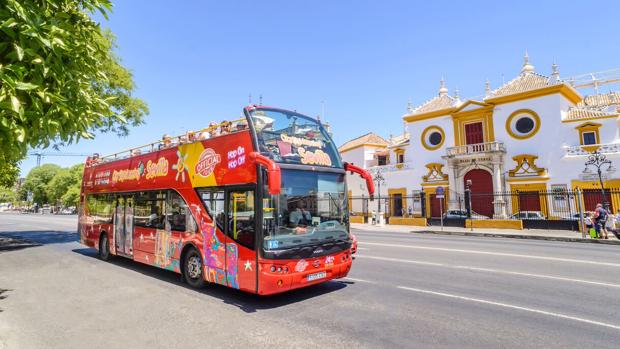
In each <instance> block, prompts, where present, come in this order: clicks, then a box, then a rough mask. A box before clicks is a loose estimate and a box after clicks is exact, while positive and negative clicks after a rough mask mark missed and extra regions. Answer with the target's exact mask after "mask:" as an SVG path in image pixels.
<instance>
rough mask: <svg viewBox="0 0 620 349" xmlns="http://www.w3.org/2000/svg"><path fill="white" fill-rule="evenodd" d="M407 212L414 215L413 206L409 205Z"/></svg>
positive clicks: (410, 215)
mask: <svg viewBox="0 0 620 349" xmlns="http://www.w3.org/2000/svg"><path fill="white" fill-rule="evenodd" d="M407 213H408V214H409V217H413V207H411V206H409V208H408V209H407Z"/></svg>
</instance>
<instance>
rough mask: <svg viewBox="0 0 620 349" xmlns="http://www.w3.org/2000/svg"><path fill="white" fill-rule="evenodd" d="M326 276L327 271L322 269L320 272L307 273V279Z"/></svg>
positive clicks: (312, 279)
mask: <svg viewBox="0 0 620 349" xmlns="http://www.w3.org/2000/svg"><path fill="white" fill-rule="evenodd" d="M326 276H327V273H326V272H324V271H322V272H320V273H315V274H310V275H308V281H314V280H318V279H323V278H325V277H326Z"/></svg>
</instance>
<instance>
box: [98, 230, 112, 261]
mask: <svg viewBox="0 0 620 349" xmlns="http://www.w3.org/2000/svg"><path fill="white" fill-rule="evenodd" d="M99 258H100V259H101V260H102V261H107V260H109V259H110V240H108V234H106V233H103V234H101V237H100V238H99Z"/></svg>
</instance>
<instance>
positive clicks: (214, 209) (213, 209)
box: [200, 189, 226, 231]
mask: <svg viewBox="0 0 620 349" xmlns="http://www.w3.org/2000/svg"><path fill="white" fill-rule="evenodd" d="M200 198H201V199H202V202H204V204H205V207H206V208H207V213H209V215H210V216H211V219H213V220H215V222H216V223H217V227H218V228H220V230H221V231H224V223H225V222H226V214H225V213H224V191H223V190H209V189H206V190H204V191H200Z"/></svg>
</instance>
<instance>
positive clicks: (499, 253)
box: [359, 242, 620, 268]
mask: <svg viewBox="0 0 620 349" xmlns="http://www.w3.org/2000/svg"><path fill="white" fill-rule="evenodd" d="M359 244H362V245H371V246H383V247H400V248H412V249H418V250H433V251H444V252H459V253H471V254H482V255H490V256H504V257H516V258H528V259H542V260H548V261H556V262H569V263H582V264H594V265H597V266H607V267H616V268H620V263H609V262H597V261H590V260H585V259H572V258H559V257H547V256H535V255H525V254H514V253H505V252H489V251H478V250H462V249H457V248H443V247H428V246H411V245H398V244H384V243H378V242H359Z"/></svg>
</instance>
